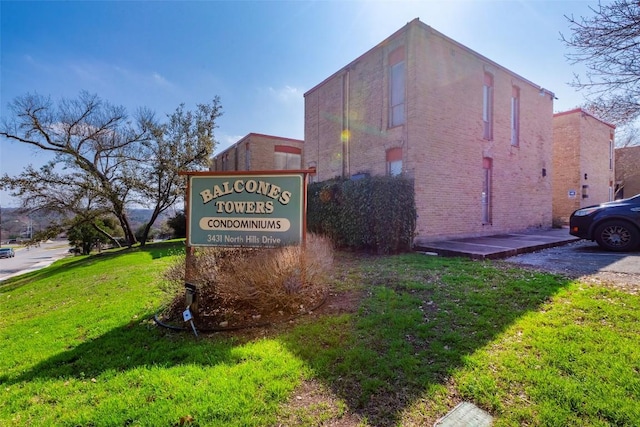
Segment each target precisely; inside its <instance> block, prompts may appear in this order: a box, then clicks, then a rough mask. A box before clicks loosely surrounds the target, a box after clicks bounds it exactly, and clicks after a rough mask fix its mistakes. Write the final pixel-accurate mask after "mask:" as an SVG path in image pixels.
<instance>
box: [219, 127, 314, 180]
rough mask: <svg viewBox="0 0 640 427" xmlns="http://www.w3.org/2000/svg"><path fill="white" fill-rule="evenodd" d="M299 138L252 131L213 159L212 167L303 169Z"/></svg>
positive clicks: (237, 169)
mask: <svg viewBox="0 0 640 427" xmlns="http://www.w3.org/2000/svg"><path fill="white" fill-rule="evenodd" d="M303 145H304V141H302V140H299V139H291V138H282V137H279V136H271V135H263V134H259V133H250V134H248V135H247V136H245V137H244V138H242V139H241V140H240V141H238V142H236V143H235V144H233V145H232V146H231V147H229V148H227V149H226V150H224V151H223V152H221V153H220V154H218V155H216V156H214V157H213V159H212V160H211V167H210V168H209V170H211V171H249V170H251V171H261V170H284V169H300V168H301V159H302V146H303Z"/></svg>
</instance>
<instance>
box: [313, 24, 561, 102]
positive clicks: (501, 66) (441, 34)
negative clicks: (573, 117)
mask: <svg viewBox="0 0 640 427" xmlns="http://www.w3.org/2000/svg"><path fill="white" fill-rule="evenodd" d="M412 25H419V26H421V27H422V28H423V29H424V30H426V31H428V32H429V33H431V34H433V35H435V36H437V37H440V38H443V39H445V40H446V41H448V42H449V43H452V44H454V45H456V46H457V47H458V48H460V49H462V50H464V51H466V52H468V53H470V54H471V55H473V56H475V57H477V58H479V59H481V60H482V61H485V62H487V63H489V64H491V65H492V66H494V67H496V68H499V69H501V70H503V71H505V72H507V73H508V74H511V75H512V76H514V77H516V78H518V79H519V80H522V81H524V82H525V83H528V84H530V85H531V86H533V87H534V88H536V89H538V90H539V91H540V92H541V93H544V94H547V95H549V96H551V98H552V99H556V96H555V94H554V93H553V92H551V91H550V90H548V89H545V88H543V87H542V86H540V85H537V84H535V83H533V82H532V81H531V80H529V79H526V78H524V77H522V76H521V75H519V74H518V73H516V72H514V71H512V70H510V69H508V68H506V67H505V66H504V65H500V64H498V63H497V62H495V61H492V60H491V59H489V58H487V57H486V56H484V55H481V54H480V53H478V52H476V51H475V50H473V49H471V48H469V47H467V46H465V45H463V44H462V43H460V42H457V41H455V40H454V39H452V38H451V37H448V36H446V35H445V34H443V33H441V32H439V31H438V30H436V29H434V28H433V27H431V26H429V25H427V24H425V23H424V22H422V21H420V18H414V19H413V20H411V21H409V22H407V23H406V24H405V25H404V26H403V27H402V28H400V29H399V30H397V31H395V32H394V33H393V34H391V35H390V36H389V37H387V38H385V39H384V40H383V41H381V42H380V43H378V44H377V45H375V46H374V47H372V48H371V49H369V50H367V51H366V52H364V53H363V54H362V55H360V56H358V57H357V58H356V59H354V60H353V61H351V62H349V63H348V64H347V65H345V66H344V67H342V68H340V69H339V70H338V71H336V72H335V73H333V74H331V75H330V76H329V77H327V78H326V79H324V80H323V81H321V82H320V83H318V84H317V85H315V86H313V87H312V88H311V89H309V90H308V91H306V92H305V93H304V95H303V96H305V97H306V96H307V94H309V93H310V92H312V91H314V90H316V89H317V88H319V87H320V86H322V85H324V84H325V83H326V82H327V81H329V80H331V79H333V78H334V77H336V76H338V75H340V74H341V73H343V72H345V71H347V70H349V69H350V68H352V67H353V66H354V65H355V64H356V63H357V62H358V61H360V60H361V59H362V58H363V57H365V56H366V55H368V54H369V53H371V52H373V51H375V50H376V49H379V48H380V47H382V46H385V45H387V44H389V42H390V41H391V40H393V39H394V38H396V37H397V36H398V35H399V34H402V33H404V32H407V31H408V30H409V28H411V26H412Z"/></svg>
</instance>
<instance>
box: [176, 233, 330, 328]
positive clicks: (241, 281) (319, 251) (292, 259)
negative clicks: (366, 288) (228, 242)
mask: <svg viewBox="0 0 640 427" xmlns="http://www.w3.org/2000/svg"><path fill="white" fill-rule="evenodd" d="M332 265H333V247H332V245H331V242H330V241H329V240H328V239H326V238H324V237H321V236H317V235H308V237H307V243H306V245H305V247H301V246H287V247H282V248H275V249H254V248H231V249H230V248H202V249H198V250H197V252H196V254H195V256H194V268H193V277H192V280H191V282H193V283H194V284H196V285H197V287H198V305H197V308H196V309H195V310H194V316H195V317H196V323H197V324H198V326H199V327H200V328H201V329H207V328H212V329H226V328H237V327H245V326H256V325H262V324H267V323H272V322H278V321H283V320H286V319H290V318H291V317H292V316H296V315H299V314H303V313H307V312H309V311H311V310H313V309H315V308H316V307H318V306H319V305H320V304H321V303H322V302H323V301H324V299H325V298H326V296H327V293H328V277H329V273H330V272H331V268H332ZM184 273H185V258H184V257H182V258H181V259H180V260H179V261H178V262H177V263H176V264H175V265H173V266H172V267H171V268H170V269H169V270H168V271H167V273H166V274H165V278H166V280H167V282H168V283H169V286H168V288H169V289H171V291H172V292H173V293H174V297H173V300H172V303H171V305H170V307H169V309H168V310H167V311H166V312H165V314H164V318H165V319H168V320H178V321H179V320H180V319H181V316H182V314H181V313H182V311H183V310H184V309H185V298H184V281H185V280H184Z"/></svg>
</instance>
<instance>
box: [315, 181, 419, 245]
mask: <svg viewBox="0 0 640 427" xmlns="http://www.w3.org/2000/svg"><path fill="white" fill-rule="evenodd" d="M415 226H416V207H415V198H414V191H413V181H412V180H410V179H407V178H403V177H386V176H385V177H367V178H363V179H359V180H356V181H352V180H329V181H323V182H318V183H313V184H309V186H308V197H307V229H308V230H309V231H310V232H313V233H318V234H323V235H326V236H329V237H330V238H331V239H332V241H333V242H334V243H335V244H336V245H337V246H338V247H344V248H351V249H356V250H367V251H372V252H377V253H385V254H386V253H397V252H403V251H408V250H411V246H412V242H413V236H414V231H415Z"/></svg>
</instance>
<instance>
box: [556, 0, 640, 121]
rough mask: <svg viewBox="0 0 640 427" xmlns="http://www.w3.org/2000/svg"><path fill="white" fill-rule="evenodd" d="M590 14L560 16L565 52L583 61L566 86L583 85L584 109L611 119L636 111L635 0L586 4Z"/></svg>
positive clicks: (631, 116) (638, 36) (639, 31)
mask: <svg viewBox="0 0 640 427" xmlns="http://www.w3.org/2000/svg"><path fill="white" fill-rule="evenodd" d="M590 9H591V11H592V12H593V16H591V17H581V18H579V19H577V18H574V17H573V16H570V17H569V16H565V17H566V18H567V20H568V21H569V24H570V27H571V31H572V34H571V35H570V36H569V37H565V36H564V35H562V34H561V38H562V41H563V42H564V43H565V44H566V45H567V46H568V47H569V48H570V49H572V50H573V52H572V53H570V54H568V55H567V58H568V59H569V60H570V61H571V62H572V63H573V64H578V63H580V64H583V65H585V67H586V73H585V74H586V75H585V76H584V78H582V77H581V76H579V75H578V74H575V75H574V81H573V82H572V86H574V87H575V88H577V89H580V90H585V95H586V97H587V99H589V101H590V102H589V105H588V106H587V109H588V110H589V111H590V112H593V113H594V114H595V115H596V116H598V117H600V118H602V119H604V120H606V121H609V122H611V123H614V124H617V125H623V124H627V123H630V122H632V121H633V120H635V119H636V118H638V117H639V116H640V2H638V1H636V0H615V1H613V2H610V3H609V2H607V3H604V4H602V3H599V4H598V6H597V7H596V8H590Z"/></svg>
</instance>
